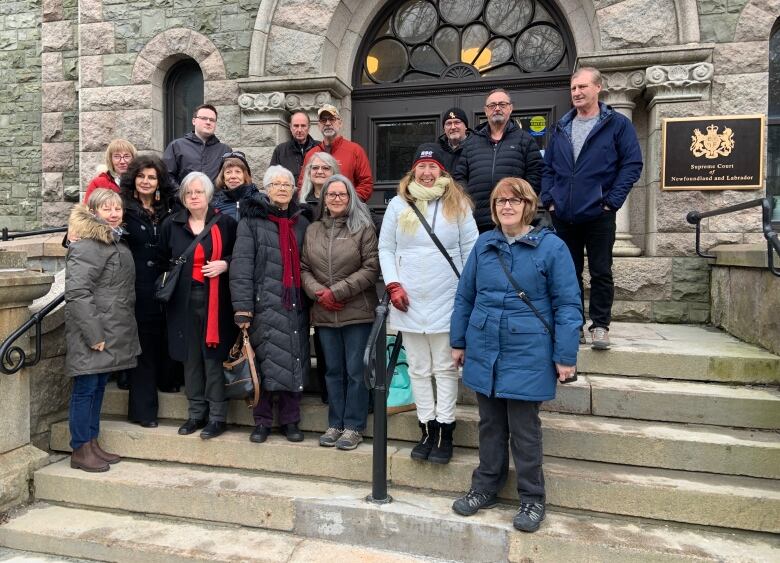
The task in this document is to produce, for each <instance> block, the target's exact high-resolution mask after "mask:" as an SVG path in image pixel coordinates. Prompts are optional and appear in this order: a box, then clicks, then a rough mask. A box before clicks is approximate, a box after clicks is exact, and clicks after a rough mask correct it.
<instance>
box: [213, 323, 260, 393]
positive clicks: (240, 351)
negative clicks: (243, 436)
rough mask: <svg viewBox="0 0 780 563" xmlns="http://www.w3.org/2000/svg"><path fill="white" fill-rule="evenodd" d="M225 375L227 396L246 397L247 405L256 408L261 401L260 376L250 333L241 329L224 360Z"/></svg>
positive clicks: (223, 369)
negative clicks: (250, 340)
mask: <svg viewBox="0 0 780 563" xmlns="http://www.w3.org/2000/svg"><path fill="white" fill-rule="evenodd" d="M222 372H223V373H224V375H225V398H226V399H244V400H245V401H246V403H247V407H249V408H250V409H252V408H255V407H256V406H257V404H258V403H259V402H260V378H259V376H258V374H257V365H256V364H255V351H254V350H253V349H252V344H251V343H250V342H249V333H248V332H247V330H246V329H245V328H243V329H241V333H240V334H239V335H238V340H236V343H235V344H233V347H232V348H231V349H230V353H229V354H228V359H227V360H225V361H224V362H222Z"/></svg>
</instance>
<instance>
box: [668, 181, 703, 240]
mask: <svg viewBox="0 0 780 563" xmlns="http://www.w3.org/2000/svg"><path fill="white" fill-rule="evenodd" d="M706 209H709V203H708V198H707V195H706V194H705V193H704V192H701V191H695V190H692V191H660V190H659V192H658V193H657V194H656V208H655V216H656V229H657V230H658V232H659V233H687V232H694V231H695V227H694V226H693V225H691V224H690V223H688V222H687V221H686V220H685V217H686V215H688V212H690V211H704V210H706Z"/></svg>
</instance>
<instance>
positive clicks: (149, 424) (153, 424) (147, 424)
mask: <svg viewBox="0 0 780 563" xmlns="http://www.w3.org/2000/svg"><path fill="white" fill-rule="evenodd" d="M138 424H140V425H141V426H142V427H144V428H157V427H158V426H159V424H157V421H156V420H148V421H146V422H139V423H138Z"/></svg>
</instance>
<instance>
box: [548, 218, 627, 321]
mask: <svg viewBox="0 0 780 563" xmlns="http://www.w3.org/2000/svg"><path fill="white" fill-rule="evenodd" d="M615 215H616V214H615V213H613V212H611V211H609V212H605V213H603V214H602V215H601V217H598V218H597V219H593V220H592V221H588V222H587V223H580V224H576V225H574V224H571V223H564V222H562V221H559V220H558V219H557V218H556V217H555V215H553V225H554V226H555V231H556V234H557V235H558V236H559V237H560V238H561V239H562V240H563V242H565V243H566V246H567V247H568V248H569V252H570V253H571V257H572V259H573V260H574V268H575V269H576V271H577V281H578V282H579V284H580V293H581V295H582V310H583V313H584V311H585V292H584V291H583V288H582V270H583V268H584V267H585V250H587V251H588V271H589V272H590V306H589V308H588V314H589V316H590V327H589V328H591V329H592V328H596V327H601V328H606V329H608V328H609V323H610V321H611V320H612V301H613V300H614V298H615V284H614V283H613V281H612V246H613V245H614V244H615ZM584 323H585V319H583V324H584Z"/></svg>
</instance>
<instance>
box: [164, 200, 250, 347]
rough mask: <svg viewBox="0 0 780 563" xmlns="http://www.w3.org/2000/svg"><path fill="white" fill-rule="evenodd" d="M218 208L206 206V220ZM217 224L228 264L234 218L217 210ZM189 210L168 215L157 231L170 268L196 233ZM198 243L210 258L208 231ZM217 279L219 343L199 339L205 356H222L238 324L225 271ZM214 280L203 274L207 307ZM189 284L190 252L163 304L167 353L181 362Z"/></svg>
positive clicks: (233, 231) (234, 239) (185, 343)
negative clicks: (190, 220) (165, 317)
mask: <svg viewBox="0 0 780 563" xmlns="http://www.w3.org/2000/svg"><path fill="white" fill-rule="evenodd" d="M215 214H217V212H216V211H215V210H214V208H212V207H209V210H208V213H207V214H206V223H208V222H209V221H211V219H212V218H213V217H214V215H215ZM218 215H219V219H218V220H217V223H216V226H218V227H219V230H220V233H221V235H222V260H225V261H227V263H228V268H229V267H230V264H231V255H232V253H233V245H234V244H235V242H236V222H235V221H234V220H233V218H232V217H230V216H228V215H223V214H221V213H219V214H218ZM189 216H190V214H189V211H187V210H186V209H182V210H181V211H178V212H176V213H174V214H173V215H170V216H169V217H168V218H167V219H165V221H163V224H162V228H161V235H160V254H159V260H160V262H161V263H162V264H165V265H166V269H170V263H171V260H175V259H176V258H178V257H179V256H181V254H182V252H184V251H185V250H187V247H188V246H189V245H190V244H191V243H192V241H193V239H194V238H195V235H194V234H192V231H191V230H190V227H189V224H188V221H189ZM200 244H202V245H203V250H204V251H205V254H206V259H207V260H208V259H210V258H211V250H212V246H211V245H212V243H211V233H209V234H208V235H206V236H205V237H203V239H202V240H201V242H200ZM216 280H217V283H219V346H217V347H216V348H206V343H205V341H204V342H201V345H202V346H203V348H204V350H205V351H206V354H205V355H206V357H207V358H213V359H216V360H224V359H225V358H227V355H228V352H229V351H230V347H231V346H232V345H233V344H234V343H235V341H236V336H237V333H238V328H237V327H236V324H235V323H234V322H233V309H232V308H231V306H230V280H229V276H228V273H227V272H225V273H224V274H222V275H220V276H218V277H217V278H216ZM213 282H214V278H206V284H205V288H206V296H207V299H206V307H207V308H208V306H209V303H208V295H209V284H210V283H213ZM191 287H192V256H190V257H189V258H188V260H187V263H186V264H185V265H184V267H183V268H182V270H181V275H180V276H179V281H178V283H177V284H176V291H175V292H174V294H173V298H172V299H171V300H170V302H168V304H167V306H166V311H165V312H166V316H167V324H168V353H169V354H170V356H171V358H172V359H174V360H176V361H177V362H183V361H184V360H185V359H186V357H187V337H186V334H187V327H188V326H189V325H190V323H191V322H192V320H191V319H192V315H191V313H190V308H191V307H190V289H191Z"/></svg>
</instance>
